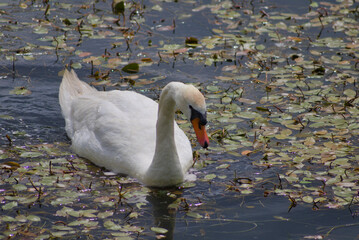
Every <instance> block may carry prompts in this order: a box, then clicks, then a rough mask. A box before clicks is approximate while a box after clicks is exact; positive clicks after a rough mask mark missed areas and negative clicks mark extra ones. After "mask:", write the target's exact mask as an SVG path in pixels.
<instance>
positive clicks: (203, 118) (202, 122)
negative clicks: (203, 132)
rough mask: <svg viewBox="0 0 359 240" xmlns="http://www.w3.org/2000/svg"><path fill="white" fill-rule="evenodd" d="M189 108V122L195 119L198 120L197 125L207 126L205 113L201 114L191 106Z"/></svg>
mask: <svg viewBox="0 0 359 240" xmlns="http://www.w3.org/2000/svg"><path fill="white" fill-rule="evenodd" d="M189 108H190V109H191V119H190V120H191V121H192V120H193V119H195V118H199V124H200V125H202V126H204V125H206V124H207V113H205V114H202V113H200V112H199V111H197V110H196V109H194V108H193V107H192V106H191V105H189Z"/></svg>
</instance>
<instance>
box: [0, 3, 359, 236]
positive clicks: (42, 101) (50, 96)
mask: <svg viewBox="0 0 359 240" xmlns="http://www.w3.org/2000/svg"><path fill="white" fill-rule="evenodd" d="M84 2H86V1H84ZM331 2H332V3H334V2H335V1H331ZM96 3H97V2H96ZM39 4H40V3H39ZM239 4H244V5H250V4H253V7H252V9H253V11H259V10H258V9H260V8H261V6H263V5H261V4H260V3H256V2H255V3H251V2H246V1H243V2H240V3H239ZM40 5H41V4H40ZM146 5H148V6H153V5H154V3H152V2H148V3H147V4H146ZM199 5H201V4H197V3H196V2H186V3H163V4H162V7H163V8H164V9H165V10H166V11H163V12H159V13H157V12H156V13H152V15H150V16H149V17H148V18H147V19H146V24H145V25H144V27H143V28H144V29H147V30H148V29H151V28H153V26H154V25H156V24H157V23H158V22H159V21H161V19H165V21H164V22H163V25H171V24H172V22H171V20H172V19H173V18H174V16H175V18H176V19H180V16H182V15H183V14H184V13H186V11H189V10H190V9H192V8H193V7H198V6H199ZM96 6H97V8H99V9H101V8H106V7H108V4H106V2H105V1H103V2H99V3H98V5H96ZM266 6H270V8H269V9H272V8H274V9H276V11H282V7H283V8H284V9H285V10H286V11H292V10H293V8H295V9H297V10H298V13H305V12H306V11H307V10H308V4H307V3H303V2H302V1H293V2H291V3H288V2H287V1H279V0H278V1H271V2H268V4H267V5H266ZM6 11H9V12H12V10H11V9H10V8H6ZM17 11H19V12H16V11H14V12H12V14H14V15H15V16H19V15H23V16H22V18H24V19H27V18H29V17H33V16H36V9H35V10H34V9H31V10H29V11H25V10H24V11H21V10H17ZM84 11H85V10H84ZM27 14H29V15H27ZM209 14H210V12H209V11H208V10H205V11H203V12H200V13H199V14H198V15H197V14H194V15H192V16H191V17H190V20H188V19H187V18H183V19H184V20H177V21H176V26H177V28H176V29H175V31H174V32H172V31H167V32H160V33H159V34H158V35H153V36H151V37H148V36H147V35H146V34H145V33H142V34H143V35H144V38H143V39H138V42H139V46H141V45H146V44H144V43H146V42H147V41H148V40H149V39H151V40H152V41H153V44H159V42H160V41H164V42H168V43H171V44H175V43H180V42H181V41H183V39H182V38H183V36H193V37H197V38H201V37H202V36H209V35H211V34H212V30H211V28H213V25H211V24H213V23H212V22H210V23H209V21H212V20H213V21H214V19H212V18H210V17H208V15H209ZM20 20H22V19H19V21H20ZM193 21H198V22H199V24H193ZM243 21H250V20H249V19H248V18H245V19H244V20H243ZM151 24H152V25H151ZM207 26H210V27H207ZM52 31H53V30H52ZM9 33H10V34H12V35H16V32H13V31H9ZM326 34H327V33H326ZM20 35H21V36H23V38H24V39H25V42H26V41H28V42H30V41H32V38H33V37H34V35H33V34H32V33H30V32H29V31H28V29H23V32H21V33H20ZM73 41H75V40H73ZM110 42H112V41H110V40H106V39H104V40H88V39H84V40H83V42H81V44H80V46H79V49H81V50H83V51H92V53H93V54H102V53H103V52H105V49H107V48H108V49H109V48H110V47H109V46H107V45H106V44H108V43H110ZM0 46H1V43H0ZM3 46H7V43H4V45H3ZM125 48H126V47H125V46H124V45H122V46H121V47H120V48H119V49H118V51H119V52H121V51H124V50H125ZM146 50H147V51H146V52H147V54H148V55H149V56H151V57H153V58H154V56H156V55H157V51H156V49H155V48H148V49H146ZM139 53H142V49H141V48H136V46H135V45H132V52H131V53H130V54H129V56H128V59H129V60H131V59H135V58H136V54H139ZM71 58H74V59H75V60H77V59H78V58H77V57H76V56H68V55H67V54H65V53H63V54H60V55H59V56H55V55H54V54H53V53H52V54H45V55H42V56H39V57H38V58H37V60H36V61H25V60H22V59H21V58H19V59H18V60H17V61H16V62H15V72H13V66H12V63H11V61H6V60H2V64H1V65H2V67H1V68H0V115H1V116H3V117H1V118H0V136H1V143H0V145H1V147H2V148H3V149H7V148H8V140H7V139H6V138H5V136H6V135H8V136H10V138H11V139H12V141H13V145H18V146H23V145H27V144H39V143H50V144H51V143H55V142H61V143H66V144H67V145H65V149H66V150H68V151H69V146H68V145H69V144H70V141H69V139H68V138H67V137H66V134H65V131H64V120H63V118H62V116H61V110H60V106H59V104H58V87H59V85H60V81H61V77H60V76H58V73H59V72H60V71H61V70H62V69H63V62H66V63H68V61H69V60H70V59H71ZM230 65H233V63H231V62H222V63H218V65H211V66H204V65H203V64H198V62H196V61H192V60H188V59H183V61H181V60H178V59H177V60H173V59H170V60H166V61H162V62H161V61H159V62H158V63H156V64H153V65H152V66H150V67H143V68H141V74H143V75H141V78H144V79H151V78H153V77H158V76H159V75H160V76H165V78H163V79H162V80H160V81H157V82H155V83H153V84H148V85H146V86H145V87H142V86H136V85H135V86H134V87H131V86H128V87H115V88H121V89H127V88H129V89H133V90H136V91H140V92H142V93H143V94H145V95H147V96H149V97H151V98H154V99H156V97H157V96H156V93H158V92H157V90H156V88H157V87H159V86H160V87H162V86H164V85H165V84H166V83H167V82H169V81H175V80H176V81H183V82H187V83H193V82H195V83H199V84H203V85H210V83H211V82H212V81H216V80H215V77H216V76H217V75H218V73H219V72H220V69H221V68H222V67H223V66H230ZM90 69H91V67H90V66H89V65H85V64H84V66H83V68H82V69H81V70H77V73H78V75H79V76H80V78H81V79H86V80H88V81H90V80H89V79H90V78H89V75H90V73H91V70H90ZM96 69H100V67H97V66H96V67H95V70H96ZM243 71H248V70H243ZM111 78H112V79H116V78H120V75H119V74H118V73H116V72H114V73H111ZM218 84H221V83H218ZM222 84H224V85H225V84H227V83H222ZM18 86H26V87H27V88H28V89H29V90H30V91H31V94H29V95H27V96H18V95H11V94H9V92H10V91H11V90H13V89H14V88H15V87H18ZM240 86H243V87H245V88H246V90H247V92H249V93H250V94H252V95H255V94H257V98H258V99H259V98H260V97H261V96H264V95H265V93H264V92H261V93H257V92H256V91H257V90H258V89H259V87H258V86H255V85H252V84H250V83H248V85H245V84H243V83H241V84H240ZM151 88H152V89H154V90H148V89H151ZM211 101H214V102H215V100H209V102H211ZM4 115H6V117H4ZM8 116H10V118H9V117H8ZM249 125H250V124H249V123H248V122H247V121H243V122H239V123H238V126H239V127H241V128H246V127H248V126H249ZM211 127H212V129H213V130H214V129H215V128H217V127H218V126H215V125H212V126H211ZM213 146H214V147H216V146H217V144H216V143H213ZM196 150H198V149H197V148H196ZM260 156H261V155H260V154H254V155H251V157H243V156H241V157H238V158H237V159H235V161H234V162H231V168H230V170H227V169H216V168H217V167H218V166H219V165H220V164H222V163H226V161H225V160H226V159H229V158H233V156H230V155H229V154H228V153H215V152H212V153H210V154H208V155H204V154H202V158H206V159H208V160H215V161H217V162H215V163H212V164H209V165H205V166H204V167H203V168H201V169H199V170H196V171H195V172H196V174H197V175H198V176H200V177H199V179H200V180H198V181H197V182H196V185H195V186H193V187H190V188H185V189H182V190H171V191H172V192H171V191H170V192H167V191H165V190H158V189H152V191H153V192H152V193H148V194H147V195H145V196H141V195H140V196H139V197H138V198H139V199H141V198H142V199H141V200H138V201H139V202H143V201H145V202H147V204H146V205H144V206H143V207H142V208H141V209H140V210H136V211H138V212H139V216H138V217H134V218H128V214H130V213H131V211H132V210H131V208H135V206H136V201H134V200H133V199H134V198H133V197H132V198H130V200H129V202H128V205H126V204H124V205H122V204H118V205H116V204H115V206H109V207H108V206H103V205H100V204H98V205H97V204H95V205H96V209H97V210H98V211H100V212H103V211H107V210H111V209H112V210H113V209H115V216H116V217H117V218H118V219H119V220H118V221H119V222H121V224H125V223H126V224H128V223H129V224H131V225H135V226H141V227H143V228H144V231H143V232H142V233H138V238H139V239H154V238H156V236H155V234H154V233H153V232H151V231H150V228H151V227H153V226H157V227H162V228H165V229H167V230H168V233H166V234H165V236H166V237H167V238H168V239H303V238H304V237H305V236H312V239H313V238H314V237H315V236H316V237H317V239H320V238H319V237H320V236H319V235H322V236H324V235H325V234H328V237H326V238H325V239H359V226H358V225H357V224H358V218H357V215H358V211H359V210H358V207H357V205H355V204H353V205H352V206H351V208H349V207H344V208H341V209H329V208H324V207H320V208H316V206H315V205H313V206H312V205H311V204H303V203H298V204H297V205H296V206H295V207H293V208H291V209H290V211H289V208H290V206H291V202H290V201H289V199H288V197H286V196H277V195H273V194H269V195H268V196H265V193H264V191H263V190H264V189H265V188H266V187H267V186H264V185H263V186H262V189H256V190H255V191H254V192H253V193H251V194H248V195H246V194H241V193H240V192H237V191H231V190H228V185H230V184H229V179H232V178H234V176H235V175H236V176H240V177H242V178H251V177H253V176H254V175H255V176H258V175H260V176H263V177H264V178H272V182H273V184H278V179H276V174H277V173H279V172H280V169H268V170H263V169H262V168H260V167H256V166H254V165H252V164H251V161H252V159H255V158H256V157H260ZM6 160H8V159H6ZM86 164H87V165H89V166H90V167H89V169H88V170H86V171H85V173H88V174H89V176H86V175H84V176H82V175H81V174H80V175H78V176H76V175H75V179H77V180H78V181H79V182H81V183H82V182H83V183H84V184H87V185H86V186H88V185H89V184H90V182H101V181H111V180H113V179H116V177H114V176H110V177H108V176H105V175H104V174H103V171H104V170H101V169H98V168H96V167H91V164H90V163H86ZM208 173H216V174H217V175H226V176H227V179H225V180H221V179H219V178H216V179H214V180H213V181H203V176H205V175H206V174H208ZM3 174H4V175H3V177H5V174H6V173H5V172H3ZM132 185H133V186H135V188H141V185H140V184H138V183H136V181H134V183H130V184H129V185H128V186H127V185H126V184H125V185H124V186H125V189H126V187H128V188H130V187H131V186H132ZM74 186H77V185H76V184H75V183H73V184H72V185H71V187H74ZM94 186H95V184H94ZM9 187H10V185H6V186H1V187H0V188H1V189H2V190H4V189H7V188H9ZM67 190H68V189H67ZM101 191H102V192H101ZM2 192H3V191H2ZM173 192H174V194H175V195H176V197H173V196H168V195H171V194H170V193H172V195H173ZM100 195H103V196H114V197H115V196H116V197H117V193H116V192H115V190H114V187H113V186H111V184H108V183H106V184H104V187H103V189H101V188H100V187H99V186H98V185H96V186H95V187H94V188H93V189H92V190H91V191H89V192H86V191H84V192H83V193H82V195H79V196H78V197H77V198H76V200H74V203H73V204H72V205H71V204H70V205H67V206H72V207H74V208H76V209H81V208H83V209H86V206H87V205H88V206H92V207H93V206H94V203H93V200H94V198H95V197H98V196H100ZM1 197H2V196H1V195H0V199H1V201H2V203H4V202H5V200H4V198H1ZM51 198H52V199H55V198H56V196H53V197H51ZM180 198H182V199H184V200H183V201H184V202H181V203H179V205H178V207H177V211H175V210H173V208H169V204H172V203H173V201H174V200H175V199H180ZM135 199H136V197H135ZM185 201H188V202H185ZM124 202H125V203H126V201H124ZM48 203H49V200H46V201H45V200H44V202H43V204H42V205H41V204H38V205H36V204H35V205H34V206H32V207H31V208H29V209H21V208H19V209H18V211H20V212H26V214H32V213H33V214H37V213H39V212H41V214H40V215H41V216H42V217H43V223H44V226H45V227H46V228H51V225H52V224H53V223H54V222H59V221H64V218H62V217H59V216H58V214H56V211H58V210H59V209H61V205H59V206H52V205H50V204H48ZM187 204H188V205H187ZM65 206H66V204H65ZM3 212H4V213H5V212H6V211H3ZM6 213H8V212H6ZM48 213H50V214H48ZM188 213H197V214H200V217H198V216H197V218H194V217H193V216H192V217H191V216H189V215H188ZM69 219H70V220H69V221H73V220H74V219H76V218H72V217H69ZM0 223H1V222H0ZM66 224H67V223H66ZM66 224H65V225H66ZM40 225H41V224H40ZM100 225H101V224H100ZM81 227H82V226H81ZM85 229H86V228H85ZM85 232H86V231H85ZM89 232H90V234H92V235H93V236H94V237H95V239H99V238H102V237H103V236H105V237H114V236H112V235H110V234H109V231H108V229H107V228H106V227H103V226H102V225H101V226H100V227H99V228H98V229H96V230H92V231H91V230H89ZM65 236H66V235H65ZM70 236H71V237H70V238H72V237H74V236H76V235H70ZM77 236H78V237H79V238H81V239H86V238H90V236H88V235H87V233H86V234H85V233H84V231H79V232H78V233H77ZM131 236H132V237H135V235H131Z"/></svg>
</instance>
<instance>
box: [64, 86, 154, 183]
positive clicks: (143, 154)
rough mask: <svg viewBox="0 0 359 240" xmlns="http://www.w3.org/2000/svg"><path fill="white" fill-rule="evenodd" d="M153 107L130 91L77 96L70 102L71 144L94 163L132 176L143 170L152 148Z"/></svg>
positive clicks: (146, 99)
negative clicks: (71, 103)
mask: <svg viewBox="0 0 359 240" xmlns="http://www.w3.org/2000/svg"><path fill="white" fill-rule="evenodd" d="M157 108H158V105H157V103H156V102H154V101H153V100H151V99H149V98H147V97H145V96H143V95H140V94H137V93H134V92H127V91H121V92H120V91H111V92H98V94H96V95H91V96H81V97H79V98H77V99H76V100H74V101H73V105H72V126H71V127H72V128H73V133H74V134H73V137H72V147H73V149H74V150H75V151H76V152H77V153H78V154H79V155H80V156H83V157H85V158H88V159H90V160H91V161H92V162H94V163H95V164H96V165H99V166H102V167H105V168H107V169H111V170H112V171H115V172H119V173H125V174H130V175H132V176H134V177H136V175H141V174H144V172H145V171H146V170H147V168H148V167H149V165H150V163H151V161H152V158H153V154H154V149H155V137H156V128H155V127H156V120H157ZM104 159H106V160H105V161H104Z"/></svg>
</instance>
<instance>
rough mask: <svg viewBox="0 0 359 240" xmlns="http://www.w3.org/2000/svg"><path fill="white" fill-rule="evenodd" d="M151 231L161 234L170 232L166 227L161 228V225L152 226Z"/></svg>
mask: <svg viewBox="0 0 359 240" xmlns="http://www.w3.org/2000/svg"><path fill="white" fill-rule="evenodd" d="M151 231H152V232H155V233H160V234H165V233H167V232H168V230H167V229H166V228H161V227H151Z"/></svg>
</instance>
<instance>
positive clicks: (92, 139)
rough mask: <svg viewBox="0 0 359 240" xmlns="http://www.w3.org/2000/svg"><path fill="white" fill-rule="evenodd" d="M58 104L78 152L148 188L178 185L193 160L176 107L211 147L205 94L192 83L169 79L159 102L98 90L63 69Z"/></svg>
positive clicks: (138, 95)
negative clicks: (177, 121) (176, 117)
mask: <svg viewBox="0 0 359 240" xmlns="http://www.w3.org/2000/svg"><path fill="white" fill-rule="evenodd" d="M59 102H60V106H61V111H62V115H63V117H64V119H65V124H66V126H65V130H66V133H67V135H68V137H69V138H70V139H71V142H72V144H71V149H72V150H73V151H74V152H75V153H77V154H78V155H79V156H80V157H84V158H86V159H88V160H90V161H91V162H93V163H94V164H95V165H98V166H100V167H104V168H106V169H108V170H110V171H112V172H114V173H122V174H126V175H129V176H131V177H134V178H136V179H138V180H139V181H140V182H142V183H143V184H144V185H147V186H153V187H167V186H174V185H178V184H180V183H182V182H183V181H184V178H185V176H186V172H187V170H188V169H189V168H190V167H191V166H192V164H193V154H192V147H191V143H190V141H189V140H188V138H187V136H186V135H185V133H184V132H183V131H182V130H181V129H180V128H179V127H178V125H177V123H176V122H175V111H176V110H177V109H178V108H179V109H180V110H181V111H182V113H184V115H185V116H186V117H187V119H188V120H190V121H191V123H192V125H193V128H194V130H195V133H196V137H197V140H198V142H199V144H200V145H201V146H202V147H203V148H207V147H208V145H209V139H208V135H207V133H206V128H205V125H206V123H207V119H206V103H205V98H204V96H203V95H202V94H201V92H200V91H199V90H198V89H197V88H195V87H194V86H192V85H186V84H184V83H181V82H170V83H168V84H167V85H166V86H165V87H164V88H163V90H162V93H161V96H160V100H159V103H157V102H155V101H153V100H152V99H150V98H148V97H146V96H144V95H141V94H139V93H136V92H133V91H119V90H113V91H98V90H96V89H95V88H93V87H91V86H90V85H88V84H87V83H85V82H83V81H81V80H80V79H79V78H78V76H77V74H76V73H75V71H74V70H73V69H72V70H71V71H68V70H67V69H65V71H64V75H63V78H62V82H61V84H60V89H59ZM177 107H178V108H177Z"/></svg>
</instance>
